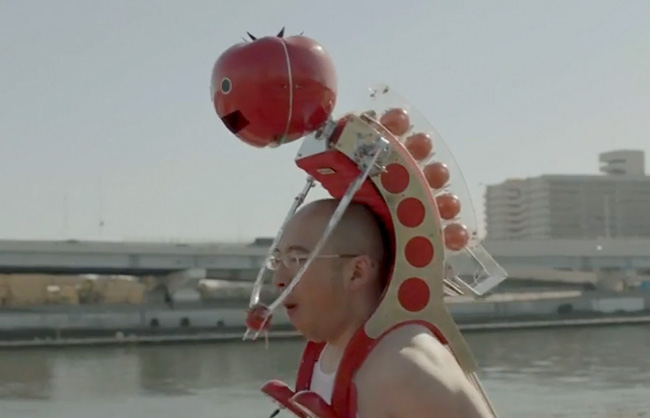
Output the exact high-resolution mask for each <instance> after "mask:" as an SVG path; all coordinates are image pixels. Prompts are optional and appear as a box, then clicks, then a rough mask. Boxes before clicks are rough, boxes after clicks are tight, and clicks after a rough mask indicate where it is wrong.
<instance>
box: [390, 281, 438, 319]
mask: <svg viewBox="0 0 650 418" xmlns="http://www.w3.org/2000/svg"><path fill="white" fill-rule="evenodd" d="M429 296H430V291H429V285H428V284H427V282H425V281H424V280H422V279H420V278H418V277H411V278H410V279H406V280H404V281H403V282H402V284H401V285H400V286H399V290H398V291H397V300H398V301H399V303H400V305H402V307H403V308H404V309H406V310H407V311H409V312H418V311H421V310H422V309H424V307H425V306H427V304H428V303H429Z"/></svg>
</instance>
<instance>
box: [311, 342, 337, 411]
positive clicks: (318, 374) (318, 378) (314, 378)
mask: <svg viewBox="0 0 650 418" xmlns="http://www.w3.org/2000/svg"><path fill="white" fill-rule="evenodd" d="M324 351H325V350H323V351H322V352H321V355H320V356H319V357H318V361H317V362H316V364H314V372H313V373H312V375H311V387H310V389H311V391H312V392H315V393H317V394H318V395H319V396H320V397H321V398H323V400H324V401H325V402H327V403H328V404H331V403H332V392H333V391H334V379H335V378H336V372H334V373H330V374H328V373H324V372H323V370H322V369H321V359H322V356H323V352H324Z"/></svg>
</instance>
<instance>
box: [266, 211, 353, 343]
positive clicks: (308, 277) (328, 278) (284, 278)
mask: <svg viewBox="0 0 650 418" xmlns="http://www.w3.org/2000/svg"><path fill="white" fill-rule="evenodd" d="M324 227H325V223H324V222H322V220H321V219H317V218H315V217H313V216H301V215H300V214H299V215H297V216H296V217H294V218H293V219H292V220H291V221H289V223H288V224H287V226H286V229H285V232H284V234H283V236H282V238H281V240H280V242H279V244H278V247H277V250H276V254H275V256H276V258H277V260H278V262H277V263H276V269H275V274H274V280H273V281H274V284H275V285H276V286H278V287H279V288H280V289H281V290H282V288H284V287H286V286H288V285H289V283H290V282H291V280H292V279H293V278H294V277H296V276H297V274H298V272H299V271H300V269H301V268H302V266H303V265H304V264H305V262H306V260H307V257H309V254H310V252H311V251H312V250H313V248H314V247H315V246H316V244H317V242H318V241H319V239H320V238H321V236H322V235H323V231H324V229H325V228H324ZM319 255H321V256H324V257H322V258H316V259H315V260H314V261H312V263H311V264H310V265H309V268H308V269H307V270H306V271H305V273H304V274H303V276H302V278H301V279H300V282H299V283H298V285H296V287H294V289H293V290H292V291H291V293H290V294H289V295H288V297H287V299H286V300H285V301H284V306H285V308H286V309H287V314H288V316H289V318H290V320H291V323H292V324H293V325H294V327H295V328H296V329H297V330H298V331H300V332H301V333H302V334H303V335H304V336H305V337H306V338H307V339H309V340H312V341H324V340H327V339H328V338H332V337H333V336H335V335H336V333H338V332H340V329H341V327H344V326H345V322H346V317H347V316H348V315H349V309H348V307H349V303H347V300H348V297H347V292H346V289H345V286H344V275H345V274H347V272H346V269H345V263H346V261H349V259H344V258H337V257H336V255H337V254H336V253H335V252H334V251H333V248H332V246H331V245H330V244H329V243H327V244H326V245H325V246H324V247H323V249H322V250H321V251H320V252H319ZM282 260H284V262H282ZM285 263H286V264H287V265H285Z"/></svg>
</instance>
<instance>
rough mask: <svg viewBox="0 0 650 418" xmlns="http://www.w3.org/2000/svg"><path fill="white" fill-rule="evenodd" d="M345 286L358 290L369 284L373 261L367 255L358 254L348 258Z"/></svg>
mask: <svg viewBox="0 0 650 418" xmlns="http://www.w3.org/2000/svg"><path fill="white" fill-rule="evenodd" d="M348 265H349V268H350V270H349V273H348V275H347V277H348V278H349V279H348V280H347V286H348V288H349V289H350V290H353V291H355V290H359V289H361V288H363V287H365V286H367V285H369V284H370V282H371V281H372V277H373V263H372V260H371V259H370V257H368V256H367V255H360V256H357V257H354V258H353V259H351V260H350V263H349V264H348Z"/></svg>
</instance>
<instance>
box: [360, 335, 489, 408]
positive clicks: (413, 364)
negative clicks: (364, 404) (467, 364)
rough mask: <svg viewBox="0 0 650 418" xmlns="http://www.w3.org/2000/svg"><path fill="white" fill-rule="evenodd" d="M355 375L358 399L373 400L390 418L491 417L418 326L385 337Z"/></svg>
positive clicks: (446, 356) (455, 367)
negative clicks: (357, 377)
mask: <svg viewBox="0 0 650 418" xmlns="http://www.w3.org/2000/svg"><path fill="white" fill-rule="evenodd" d="M359 374H360V375H359V379H360V382H359V383H360V385H359V386H361V387H359V392H360V395H361V392H362V391H363V392H365V396H366V397H372V398H374V399H375V402H379V403H381V404H382V407H383V408H385V410H387V411H390V412H389V414H390V416H391V417H393V418H402V417H434V416H435V417H439V418H461V417H462V418H491V417H492V414H491V413H490V411H489V409H488V407H487V405H486V404H485V402H484V400H483V399H482V396H481V395H480V393H479V392H478V390H477V389H476V388H475V387H474V386H473V385H472V384H471V383H470V381H469V380H468V379H467V377H466V376H465V374H464V373H463V371H462V370H461V368H460V366H459V365H458V363H457V362H456V359H455V358H454V356H453V355H452V354H451V353H450V352H449V350H448V349H447V348H446V347H445V346H444V345H443V344H442V343H440V341H439V340H438V339H437V338H436V337H435V336H434V335H433V334H432V333H431V332H430V331H429V330H428V329H427V328H426V327H423V326H419V325H409V326H404V327H401V328H398V329H396V330H395V331H392V332H391V333H389V334H388V335H386V336H385V337H384V338H383V339H382V340H381V341H380V343H379V344H378V345H377V347H376V348H375V349H374V350H373V351H372V353H371V354H370V355H369V356H368V359H367V361H366V362H365V364H364V366H363V367H362V369H361V370H360V373H359ZM364 385H365V386H364Z"/></svg>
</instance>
